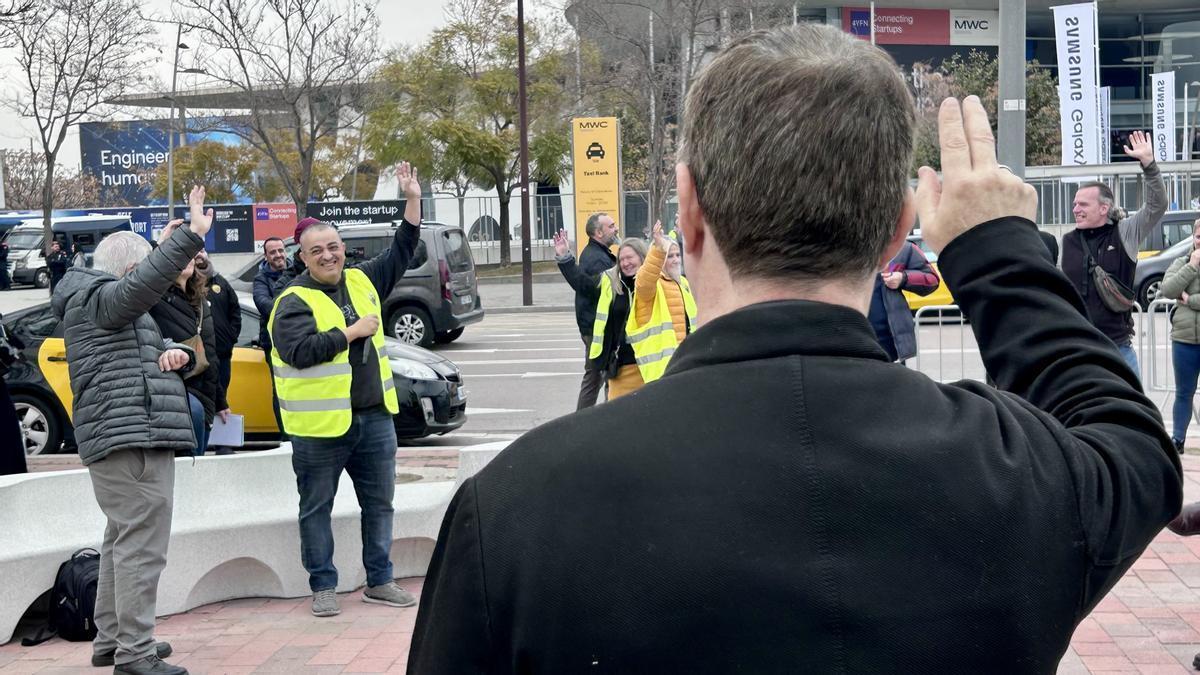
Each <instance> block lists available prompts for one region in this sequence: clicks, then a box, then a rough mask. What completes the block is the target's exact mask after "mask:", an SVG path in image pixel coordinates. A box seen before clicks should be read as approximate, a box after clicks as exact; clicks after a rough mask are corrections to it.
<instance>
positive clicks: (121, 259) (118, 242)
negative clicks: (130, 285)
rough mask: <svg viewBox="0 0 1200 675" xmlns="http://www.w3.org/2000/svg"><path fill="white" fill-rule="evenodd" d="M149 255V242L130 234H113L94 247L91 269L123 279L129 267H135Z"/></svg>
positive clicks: (139, 236)
mask: <svg viewBox="0 0 1200 675" xmlns="http://www.w3.org/2000/svg"><path fill="white" fill-rule="evenodd" d="M148 255H150V242H148V241H146V239H145V238H144V237H142V236H141V235H138V234H134V233H132V232H114V233H112V234H110V235H108V236H107V237H105V238H104V239H102V240H101V241H100V243H99V244H97V245H96V251H95V252H94V253H93V254H92V267H93V268H94V269H98V270H100V271H101V272H107V273H108V274H111V275H113V276H114V277H118V278H120V277H123V276H125V272H126V271H128V270H129V268H130V266H132V265H136V264H138V263H140V262H142V261H143V260H145V259H146V256H148Z"/></svg>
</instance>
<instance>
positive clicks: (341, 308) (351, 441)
mask: <svg viewBox="0 0 1200 675" xmlns="http://www.w3.org/2000/svg"><path fill="white" fill-rule="evenodd" d="M398 177H399V179H400V187H401V188H402V189H403V190H404V196H405V199H406V200H407V204H406V205H405V209H404V222H403V223H402V224H401V226H400V227H399V228H397V230H396V236H395V239H394V240H393V241H392V246H391V248H390V249H388V250H387V251H385V252H383V253H381V254H379V255H378V256H376V257H375V258H373V259H371V260H369V261H367V262H365V263H363V264H361V265H359V266H357V267H353V268H350V269H346V268H345V266H346V251H345V246H344V245H343V243H342V239H341V237H340V236H339V235H338V232H337V230H336V229H335V228H334V227H333V226H331V225H329V224H327V223H316V224H313V225H309V226H308V227H307V228H306V229H305V230H304V233H303V234H302V235H301V236H300V241H299V244H300V257H301V259H302V260H303V261H304V264H305V265H306V267H307V271H305V272H304V273H302V274H300V275H299V276H297V277H296V279H295V280H294V281H292V283H291V284H290V285H288V287H287V288H286V289H284V290H283V291H282V292H281V293H280V294H279V296H278V297H277V298H276V300H275V308H274V310H273V311H272V312H271V319H270V321H269V323H268V328H269V330H270V333H271V344H272V349H271V362H272V366H273V371H274V378H275V389H276V392H277V393H278V396H279V412H280V416H281V417H282V420H283V427H284V431H286V432H287V434H288V436H290V437H291V441H292V468H293V469H294V470H295V472H296V488H297V490H298V491H299V493H300V557H301V561H302V562H303V563H304V568H305V569H306V570H308V580H309V586H310V588H311V589H312V592H313V602H312V613H313V614H314V615H315V616H333V615H335V614H338V613H340V611H341V610H340V608H339V607H338V600H337V585H338V574H337V568H336V567H334V565H333V528H332V524H331V522H330V512H331V510H332V508H333V498H334V495H335V494H336V493H337V485H338V480H339V478H340V477H341V474H342V471H343V470H345V471H346V472H347V473H349V474H350V479H351V480H352V481H353V482H354V492H355V494H357V495H358V502H359V505H360V506H361V507H362V521H363V522H362V532H363V566H364V567H366V570H367V589H366V590H365V591H364V592H363V600H364V601H365V602H373V603H379V604H385V605H391V606H393V607H407V606H410V605H412V604H415V602H416V600H415V599H414V598H413V596H412V595H411V594H410V593H408V592H407V591H405V590H404V589H402V588H400V587H399V586H398V585H396V583H395V581H394V577H393V575H392V562H391V560H390V553H391V548H392V497H393V494H394V492H395V487H396V483H395V478H396V429H395V427H394V426H393V421H392V416H393V415H395V414H396V412H398V410H399V407H398V402H397V400H396V389H395V384H394V383H393V381H392V371H391V367H390V366H389V364H388V360H387V355H386V353H385V352H384V342H383V331H382V330H381V328H380V323H379V313H380V311H381V304H382V301H383V300H384V299H386V298H387V296H388V294H389V293H391V291H392V286H393V285H395V282H396V281H397V280H399V279H400V277H402V276H403V275H404V271H405V269H407V268H408V263H409V260H411V259H412V255H413V251H414V249H415V248H416V244H417V240H418V238H419V237H420V229H419V228H420V222H421V185H420V183H419V182H418V181H417V172H416V169H410V168H409V166H408V164H407V163H404V164H401V165H400V168H399V170H398Z"/></svg>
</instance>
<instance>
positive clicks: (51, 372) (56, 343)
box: [38, 331, 74, 416]
mask: <svg viewBox="0 0 1200 675" xmlns="http://www.w3.org/2000/svg"><path fill="white" fill-rule="evenodd" d="M38 368H39V369H40V370H41V371H42V377H44V378H46V383H47V384H49V385H50V388H51V389H53V390H54V393H55V394H57V395H58V400H59V401H60V402H61V403H62V407H63V409H64V410H66V411H67V415H70V416H73V415H74V411H73V410H72V408H73V407H74V406H73V403H74V397H73V396H72V395H71V375H70V373H68V372H67V345H66V343H64V342H63V339H62V335H61V334H59V333H58V332H57V331H56V332H55V335H53V336H51V337H48V338H46V339H45V340H43V341H42V346H41V347H39V348H38Z"/></svg>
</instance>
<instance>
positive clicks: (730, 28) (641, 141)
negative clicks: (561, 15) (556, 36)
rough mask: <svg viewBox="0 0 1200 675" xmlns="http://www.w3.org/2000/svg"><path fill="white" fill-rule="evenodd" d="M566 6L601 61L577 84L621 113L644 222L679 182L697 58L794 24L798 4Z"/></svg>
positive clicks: (739, 0)
mask: <svg viewBox="0 0 1200 675" xmlns="http://www.w3.org/2000/svg"><path fill="white" fill-rule="evenodd" d="M565 11H566V14H567V16H568V18H569V19H570V20H571V22H572V23H573V24H574V25H575V28H576V31H577V32H578V33H579V35H580V36H581V39H580V43H581V44H580V45H579V47H578V49H579V50H580V51H581V52H583V51H585V50H587V49H589V48H594V49H595V50H596V52H598V54H599V59H600V61H601V62H602V64H603V66H602V67H601V68H599V69H598V70H596V71H595V72H598V73H600V75H599V78H598V79H596V80H593V81H589V82H587V83H586V84H585V85H581V86H580V90H581V91H583V92H585V102H584V106H585V107H586V108H589V109H591V110H594V111H596V112H600V113H608V114H616V115H618V116H620V117H621V118H622V120H623V130H622V136H623V141H622V146H623V148H622V150H623V152H624V153H625V156H626V167H627V174H632V175H634V176H636V177H638V178H639V180H638V181H637V182H634V183H631V184H632V185H636V186H637V187H640V188H642V189H645V190H647V191H648V192H649V194H650V197H649V204H648V206H649V216H648V223H647V225H648V224H649V223H653V222H654V221H655V220H656V219H657V218H660V217H661V213H662V210H663V206H664V204H665V202H666V200H667V197H668V196H669V194H670V192H671V189H672V186H673V185H674V179H675V172H674V156H675V150H676V125H677V123H678V120H679V115H680V113H681V112H682V110H683V101H684V99H685V98H686V97H687V92H688V89H689V87H690V85H691V81H692V79H693V77H694V76H695V74H696V73H697V72H698V70H699V68H700V66H701V65H702V64H703V63H704V62H705V60H706V59H707V58H708V56H709V54H710V53H712V52H714V51H715V50H716V49H718V48H719V47H720V46H721V45H722V44H724V43H725V42H726V41H728V39H729V38H730V37H731V36H732V35H735V34H738V33H742V32H745V31H748V30H752V29H754V28H756V27H757V28H765V27H768V26H773V25H779V24H780V23H789V24H790V23H791V22H792V20H793V4H781V3H779V2H777V1H776V0H619V1H616V2H614V1H613V0H579V1H578V2H573V3H571V4H570V6H569V7H568V8H565ZM627 132H631V133H627ZM633 144H636V147H633ZM630 159H632V160H633V161H635V162H639V163H641V164H642V165H641V166H636V165H631V163H630V162H629V160H630Z"/></svg>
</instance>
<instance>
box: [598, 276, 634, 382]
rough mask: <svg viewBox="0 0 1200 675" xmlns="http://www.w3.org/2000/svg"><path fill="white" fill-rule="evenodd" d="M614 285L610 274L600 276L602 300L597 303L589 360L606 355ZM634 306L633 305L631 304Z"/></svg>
mask: <svg viewBox="0 0 1200 675" xmlns="http://www.w3.org/2000/svg"><path fill="white" fill-rule="evenodd" d="M613 295H614V294H613V285H612V281H611V280H609V278H608V274H607V273H605V274H601V275H600V299H599V300H597V301H596V320H595V321H594V322H593V323H592V344H591V346H590V347H588V359H589V360H592V361H594V360H596V359H598V358H600V355H601V354H602V353H604V329H605V327H606V326H607V325H608V310H609V309H610V308H612V301H613ZM630 304H632V303H630Z"/></svg>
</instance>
